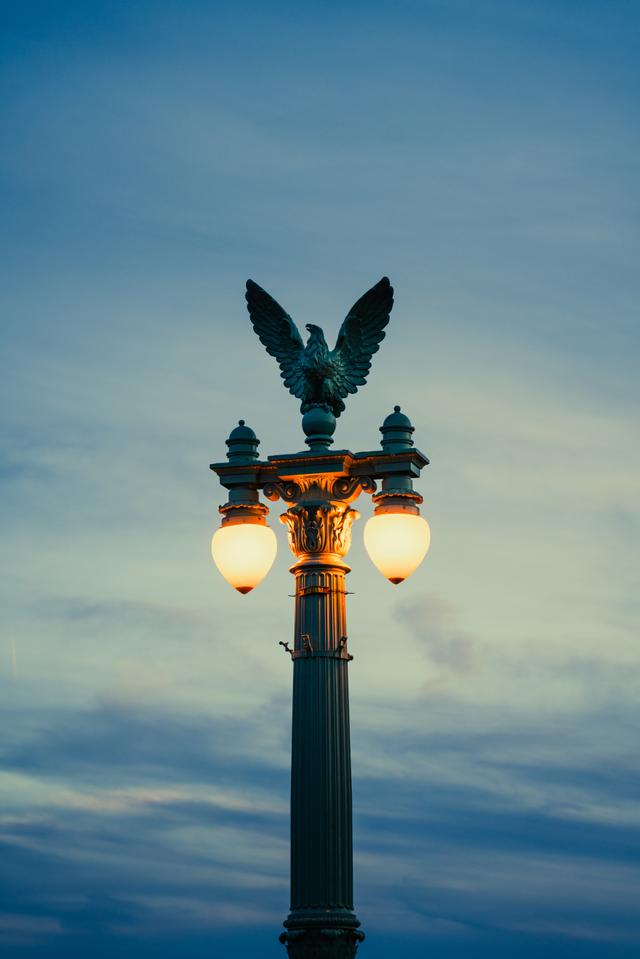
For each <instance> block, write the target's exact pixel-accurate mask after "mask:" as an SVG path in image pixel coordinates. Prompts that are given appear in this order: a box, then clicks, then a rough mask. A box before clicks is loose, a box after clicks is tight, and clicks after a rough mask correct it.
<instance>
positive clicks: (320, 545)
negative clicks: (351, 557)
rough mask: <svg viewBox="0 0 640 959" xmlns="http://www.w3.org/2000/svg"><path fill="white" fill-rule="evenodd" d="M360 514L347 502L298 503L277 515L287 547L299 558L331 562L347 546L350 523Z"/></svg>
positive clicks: (348, 543) (343, 551)
mask: <svg viewBox="0 0 640 959" xmlns="http://www.w3.org/2000/svg"><path fill="white" fill-rule="evenodd" d="M359 516H360V513H359V512H358V510H357V509H352V508H351V507H350V506H349V505H348V504H347V503H336V502H313V501H308V502H302V503H298V504H297V505H294V506H290V507H289V509H288V510H287V512H286V513H283V514H282V515H281V517H280V522H281V523H284V524H285V526H286V527H287V530H288V533H289V547H290V549H291V552H292V553H293V555H294V556H295V557H296V559H297V560H299V561H305V560H306V561H310V560H312V561H316V562H323V563H327V562H329V563H330V562H332V561H333V562H335V560H336V558H338V559H340V560H341V559H342V558H343V557H344V556H346V555H347V553H348V552H349V549H350V547H351V526H352V524H353V521H354V520H356V519H358V517H359Z"/></svg>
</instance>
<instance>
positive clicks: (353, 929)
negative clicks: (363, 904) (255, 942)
mask: <svg viewBox="0 0 640 959" xmlns="http://www.w3.org/2000/svg"><path fill="white" fill-rule="evenodd" d="M359 925H360V920H359V919H358V918H357V917H356V916H354V914H353V913H352V912H342V911H336V912H326V911H324V910H322V911H318V912H317V913H316V912H315V911H309V912H305V913H297V914H292V915H290V916H289V918H288V919H286V920H285V922H284V926H285V927H286V932H283V933H281V934H280V942H281V943H282V944H283V945H285V946H286V947H287V954H288V956H289V959H354V957H355V955H356V952H357V950H358V945H359V944H360V943H361V942H362V940H363V939H364V932H362V931H361V930H360V929H358V926H359Z"/></svg>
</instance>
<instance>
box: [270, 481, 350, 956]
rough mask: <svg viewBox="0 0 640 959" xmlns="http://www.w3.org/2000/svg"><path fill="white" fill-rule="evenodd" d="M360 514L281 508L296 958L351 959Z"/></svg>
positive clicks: (290, 931)
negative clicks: (355, 527)
mask: <svg viewBox="0 0 640 959" xmlns="http://www.w3.org/2000/svg"><path fill="white" fill-rule="evenodd" d="M357 517H358V513H357V511H356V510H354V509H351V508H350V507H349V505H348V504H347V503H346V502H335V501H333V502H332V501H328V500H319V499H316V500H309V499H304V498H303V500H302V502H298V503H297V504H295V505H292V506H291V507H290V508H289V510H288V511H287V512H286V513H285V514H284V515H283V516H282V517H281V518H282V520H283V522H285V523H286V524H287V526H288V529H289V544H290V546H291V549H292V551H293V553H294V555H295V556H296V559H297V562H296V563H295V564H294V566H293V567H292V568H291V572H292V573H293V574H294V575H295V580H296V594H295V595H296V598H295V632H294V648H293V651H292V658H293V710H292V748H291V912H290V914H289V916H288V918H287V920H286V921H285V923H284V925H285V927H286V930H287V931H286V932H284V933H283V934H282V936H281V941H282V942H284V943H285V944H286V946H287V951H288V953H289V956H290V957H291V959H303V957H304V959H325V957H326V959H352V957H353V956H355V953H356V950H357V945H358V942H359V941H361V940H362V939H363V938H364V936H363V933H362V932H360V930H359V929H358V926H359V925H360V923H359V920H358V919H357V917H356V915H355V913H354V911H353V848H352V832H351V747H350V736H349V684H348V672H347V670H348V663H349V660H350V659H351V657H350V655H349V653H348V650H347V630H346V604H345V592H346V590H345V576H346V574H347V573H348V572H349V567H348V566H347V565H346V564H345V562H344V560H343V557H344V556H345V555H346V553H347V551H348V549H349V546H350V542H351V524H352V522H353V520H354V519H355V518H357Z"/></svg>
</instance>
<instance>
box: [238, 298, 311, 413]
mask: <svg viewBox="0 0 640 959" xmlns="http://www.w3.org/2000/svg"><path fill="white" fill-rule="evenodd" d="M246 298H247V309H248V310H249V316H250V317H251V322H252V323H253V328H254V330H255V331H256V333H257V334H258V336H259V337H260V342H261V343H262V345H263V346H265V347H266V350H267V353H270V354H271V356H275V358H276V360H277V361H278V364H279V366H280V369H281V371H282V372H281V373H280V376H281V377H282V379H283V380H284V385H285V386H286V387H287V388H288V390H289V392H290V393H293V395H294V396H297V397H298V399H303V398H304V392H305V377H304V372H303V369H302V353H303V351H304V343H303V342H302V337H301V336H300V333H299V332H298V327H297V326H296V325H295V323H294V322H293V320H292V319H291V317H290V316H289V315H288V314H287V313H285V311H284V310H283V309H282V307H281V306H280V304H279V303H276V301H275V300H274V299H273V297H272V296H269V294H268V293H267V292H266V291H265V290H263V289H262V287H261V286H258V284H257V283H254V282H253V280H247V292H246Z"/></svg>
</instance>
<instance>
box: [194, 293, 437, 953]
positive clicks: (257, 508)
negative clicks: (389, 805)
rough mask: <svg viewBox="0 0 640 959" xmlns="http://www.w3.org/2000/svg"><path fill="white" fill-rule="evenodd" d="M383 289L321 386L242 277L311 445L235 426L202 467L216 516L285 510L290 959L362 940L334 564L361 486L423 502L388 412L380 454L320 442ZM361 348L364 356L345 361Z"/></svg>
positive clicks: (340, 604)
mask: <svg viewBox="0 0 640 959" xmlns="http://www.w3.org/2000/svg"><path fill="white" fill-rule="evenodd" d="M392 293H393V291H392V289H391V286H390V284H389V281H388V280H386V279H385V280H383V281H381V282H380V283H379V284H377V286H376V287H374V288H373V290H371V291H369V293H368V294H365V296H364V297H362V298H361V300H359V301H358V303H356V304H355V306H354V307H353V308H352V310H351V311H350V313H349V315H348V316H347V319H346V320H345V323H344V324H343V331H344V333H343V331H341V334H340V336H339V338H338V344H337V345H336V350H335V351H334V354H336V353H337V354H338V356H337V357H336V356H335V355H334V354H328V355H329V357H331V356H333V360H332V361H331V362H333V363H334V366H333V367H332V368H331V369H330V368H329V366H328V364H329V360H327V358H326V357H325V358H324V360H323V362H324V363H325V365H324V367H323V369H324V370H325V373H326V376H325V379H324V381H323V382H320V380H319V379H318V377H317V376H314V375H310V374H309V369H308V367H309V365H310V364H312V363H313V362H316V364H317V357H316V359H315V360H313V358H312V359H311V360H310V359H309V357H308V356H307V357H305V355H304V354H305V347H304V346H303V344H302V340H301V339H300V337H299V334H297V330H295V327H293V324H292V321H291V319H290V318H289V317H288V316H287V315H286V314H285V313H284V310H282V308H281V307H279V306H278V304H277V303H275V301H274V300H272V299H271V297H269V296H268V294H266V293H265V292H264V291H263V290H261V289H260V287H258V286H257V285H256V284H252V283H251V281H249V283H248V284H247V301H248V305H249V311H250V313H251V319H252V321H253V323H254V327H255V328H256V330H257V332H258V334H259V336H260V339H261V340H262V342H263V343H264V344H265V345H266V346H267V349H268V351H269V352H270V353H273V355H275V356H276V357H277V358H278V361H279V363H280V366H281V369H282V370H283V373H282V375H283V378H284V380H285V386H288V387H289V389H290V390H291V392H293V393H294V394H295V395H296V396H298V397H299V398H300V399H302V405H301V409H302V412H303V414H304V415H303V430H304V432H305V436H306V442H307V445H308V446H309V450H306V451H302V452H299V453H293V454H283V455H277V456H270V457H268V459H267V460H260V459H259V458H258V452H257V451H258V440H257V438H256V436H255V433H254V432H253V431H252V430H251V429H249V427H247V426H246V425H245V424H244V421H240V424H239V426H238V427H236V428H235V429H234V430H233V432H232V433H231V435H230V436H229V439H228V440H227V445H228V454H227V460H226V461H225V462H221V463H214V464H212V465H211V469H212V470H213V471H214V472H215V473H216V474H217V475H218V477H219V478H220V482H221V484H222V486H223V487H225V488H226V489H227V490H228V493H229V499H228V502H227V503H226V504H225V505H224V506H222V507H220V509H221V512H222V513H223V514H224V515H227V514H228V513H229V511H238V510H240V511H246V513H247V515H248V516H251V515H252V514H253V515H254V516H255V518H256V520H257V521H261V520H263V518H264V515H265V511H267V507H266V506H265V505H264V504H263V503H261V502H260V500H259V495H258V494H259V491H262V493H263V494H264V496H265V497H266V498H267V499H269V500H271V501H278V500H281V501H282V502H283V503H284V504H285V506H286V507H287V508H286V511H285V512H284V513H283V514H282V516H281V517H280V519H281V521H282V522H283V523H284V524H285V525H286V526H287V531H288V537H289V545H290V548H291V551H292V553H293V555H294V557H295V562H294V564H293V566H292V567H291V572H292V574H293V575H294V577H295V623H294V641H293V647H290V646H289V644H288V643H284V642H282V641H281V642H280V645H281V646H283V647H284V649H285V651H286V652H288V653H289V655H290V658H291V660H292V665H293V708H292V748H291V904H290V912H289V915H288V917H287V919H286V920H285V922H284V926H285V931H284V932H283V933H282V934H281V936H280V939H281V942H283V943H284V944H285V945H286V947H287V951H288V954H289V956H290V957H291V959H353V957H354V956H355V953H356V950H357V947H358V944H359V943H360V941H361V940H362V939H363V938H364V934H363V933H362V931H361V930H360V928H359V927H360V922H359V920H358V918H357V916H356V914H355V911H354V903H353V849H352V825H351V822H352V815H351V807H352V801H351V747H350V733H349V683H348V665H349V662H350V661H351V660H352V658H353V657H352V656H351V655H350V653H349V651H348V641H347V636H348V632H347V623H346V602H345V598H346V594H347V590H346V576H347V574H348V573H349V571H350V570H349V566H348V565H347V564H346V562H345V557H346V555H347V553H348V551H349V547H350V545H351V527H352V524H353V522H354V521H355V520H357V519H358V517H359V513H358V511H357V510H356V509H354V508H353V506H352V505H351V504H352V503H353V502H354V501H355V500H356V499H357V498H358V496H359V495H361V493H363V492H365V493H368V494H371V495H372V496H373V499H374V502H375V503H376V506H377V508H378V509H384V508H385V506H388V507H390V508H391V507H393V508H394V509H396V510H397V509H398V508H402V509H408V510H413V511H415V510H416V506H417V503H419V502H421V501H422V497H421V496H419V494H417V493H415V492H414V491H413V480H414V479H415V478H417V477H418V476H419V475H420V471H421V469H422V468H423V467H424V466H426V465H427V464H428V462H429V461H428V459H427V457H426V456H424V454H422V453H421V452H420V451H419V450H417V449H416V448H415V447H414V445H413V440H412V433H413V427H412V425H411V423H410V421H409V419H408V418H407V417H406V416H405V414H403V413H402V412H401V410H400V407H396V408H395V410H394V412H393V413H391V414H390V415H389V416H388V417H387V418H386V420H385V421H384V424H383V426H382V427H381V432H382V435H383V439H382V448H381V449H380V450H373V451H369V452H363V453H355V454H354V453H351V452H350V451H349V450H338V451H335V452H329V450H328V447H329V445H330V444H331V443H332V442H333V440H332V436H333V432H334V430H335V417H336V416H339V415H340V412H341V411H342V409H344V404H343V403H342V399H343V398H344V396H346V394H347V393H348V392H355V390H356V388H357V385H362V383H364V382H365V378H366V373H367V372H368V370H369V365H370V359H371V355H372V353H373V352H375V350H377V348H378V343H379V342H380V340H381V339H382V337H383V336H384V332H383V326H384V325H386V322H387V321H388V317H389V311H390V309H391V305H392V303H393V299H392ZM292 327H293V329H294V330H295V334H297V340H296V336H295V335H294V333H293V332H292ZM318 329H319V328H311V337H310V344H311V346H312V348H313V349H314V350H317V349H319V348H320V347H319V346H318V343H320V337H319V336H318V334H317V330H318ZM321 332H322V331H320V334H321ZM289 341H291V342H289ZM298 341H299V342H298ZM312 341H313V342H312ZM322 341H323V342H324V337H322ZM362 342H364V343H365V347H363V348H362V349H363V350H364V353H363V354H362V356H364V359H363V358H362V356H360V359H357V357H358V355H359V354H358V346H357V344H358V343H362ZM291 343H293V346H291ZM283 344H284V345H283ZM354 344H355V345H354ZM325 346H326V344H325ZM287 350H288V351H289V352H287ZM306 350H307V351H308V350H309V345H308V346H307V348H306ZM361 352H362V351H361ZM354 356H356V360H353V357H354ZM350 363H352V364H353V365H352V366H350ZM305 364H306V366H305ZM358 364H359V365H358ZM365 367H366V369H365ZM321 379H322V378H321ZM350 387H351V388H350ZM378 481H381V489H380V491H379V492H377V482H378Z"/></svg>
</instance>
